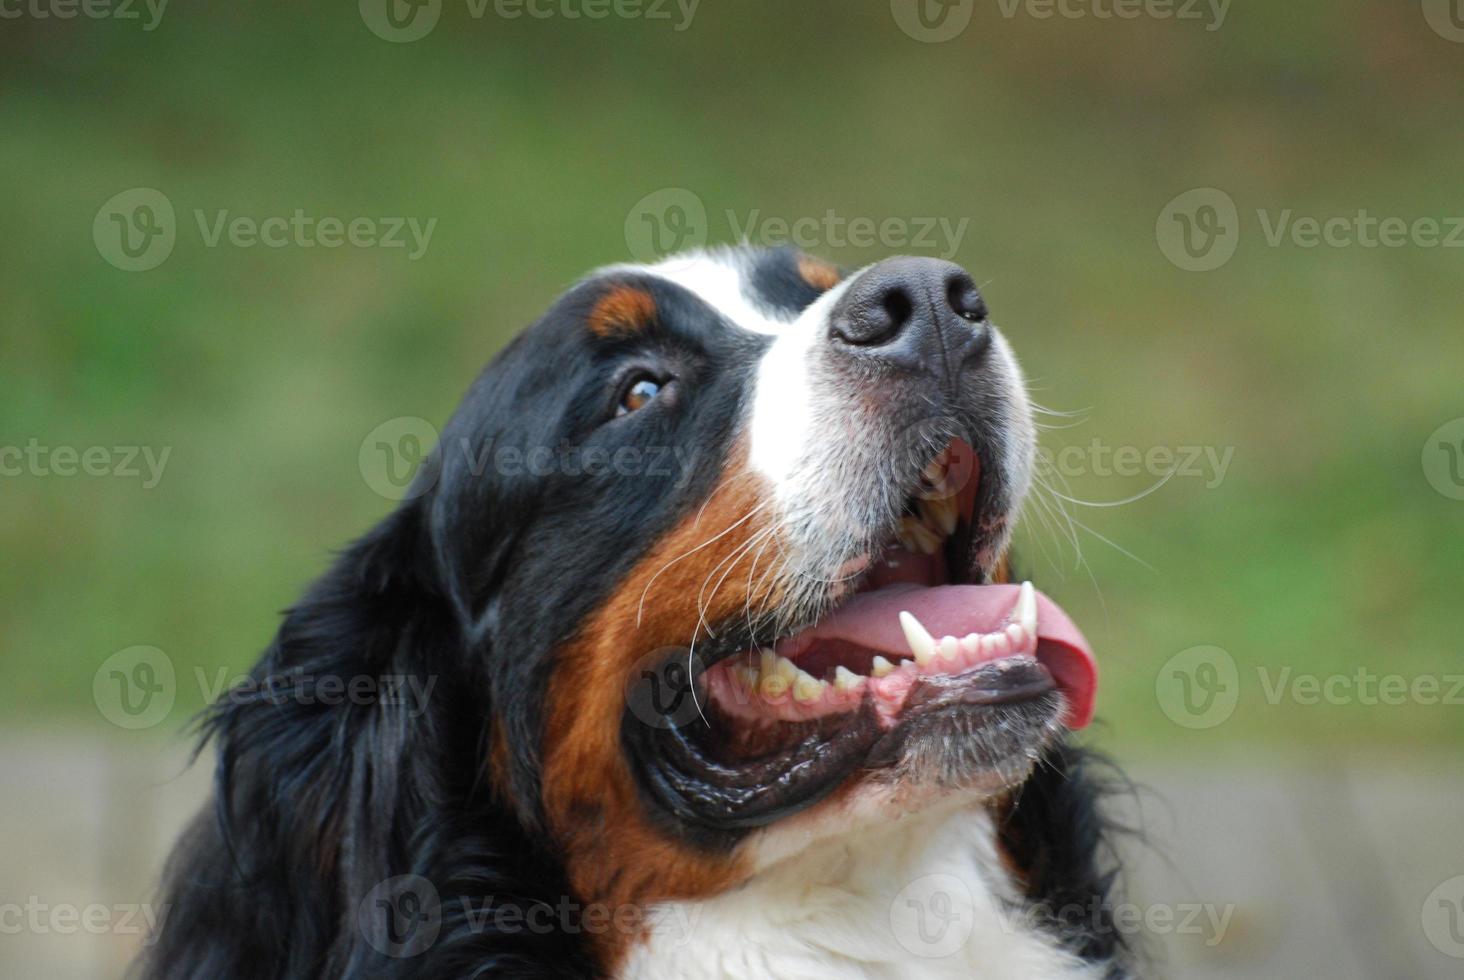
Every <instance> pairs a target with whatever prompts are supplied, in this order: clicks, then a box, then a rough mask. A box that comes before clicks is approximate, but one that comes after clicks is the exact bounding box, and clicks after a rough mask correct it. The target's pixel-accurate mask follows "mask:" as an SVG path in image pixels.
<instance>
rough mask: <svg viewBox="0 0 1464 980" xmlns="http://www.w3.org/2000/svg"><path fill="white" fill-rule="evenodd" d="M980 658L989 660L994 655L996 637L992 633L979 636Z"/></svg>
mask: <svg viewBox="0 0 1464 980" xmlns="http://www.w3.org/2000/svg"><path fill="white" fill-rule="evenodd" d="M980 642H981V656H982V657H983V658H989V657H992V656H995V655H996V636H995V635H994V634H992V633H983V634H982V635H981V640H980Z"/></svg>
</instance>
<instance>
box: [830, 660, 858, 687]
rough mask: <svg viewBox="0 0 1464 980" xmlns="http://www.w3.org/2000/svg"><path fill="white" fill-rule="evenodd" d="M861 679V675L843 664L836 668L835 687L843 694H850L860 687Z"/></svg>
mask: <svg viewBox="0 0 1464 980" xmlns="http://www.w3.org/2000/svg"><path fill="white" fill-rule="evenodd" d="M859 680H860V678H859V675H858V674H856V673H854V672H853V671H852V670H850V669H849V668H848V667H845V666H844V665H843V664H840V665H839V666H837V667H835V668H834V689H835V690H836V691H839V692H840V693H842V694H848V693H849V692H850V691H852V690H854V689H855V688H856V687H858V686H859Z"/></svg>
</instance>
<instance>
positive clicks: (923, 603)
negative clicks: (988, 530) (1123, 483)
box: [707, 442, 1097, 731]
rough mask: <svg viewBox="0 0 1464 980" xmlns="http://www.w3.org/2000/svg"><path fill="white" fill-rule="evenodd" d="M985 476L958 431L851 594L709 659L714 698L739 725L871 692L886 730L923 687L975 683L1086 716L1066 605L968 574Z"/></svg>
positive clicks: (850, 705) (1083, 665) (808, 713)
mask: <svg viewBox="0 0 1464 980" xmlns="http://www.w3.org/2000/svg"><path fill="white" fill-rule="evenodd" d="M979 482H980V462H979V459H978V458H977V457H976V455H975V453H974V451H973V450H972V449H971V447H970V446H969V445H967V444H965V443H963V442H954V443H952V444H951V445H950V446H949V447H948V448H947V449H946V450H944V451H943V452H942V453H941V454H940V455H939V456H938V457H937V458H936V459H935V460H934V461H933V462H932V463H931V464H930V465H929V466H928V467H927V468H926V470H925V472H924V474H923V475H922V477H921V480H920V486H919V487H918V489H917V490H916V491H915V492H914V493H913V494H912V495H911V497H910V499H909V501H908V502H907V504H906V507H905V513H904V514H903V515H902V517H901V519H900V524H899V528H898V530H897V531H896V533H895V535H894V539H893V540H892V541H891V543H890V544H889V546H888V547H887V548H886V549H885V550H884V551H883V552H881V553H880V554H878V555H877V556H871V558H870V559H865V560H862V561H861V562H860V563H859V564H864V565H865V566H866V571H865V572H864V574H863V576H862V579H861V580H860V582H859V584H858V586H857V588H856V590H855V592H854V594H853V595H852V596H851V598H849V599H848V600H847V601H846V602H845V603H844V604H843V605H841V606H839V607H838V608H837V609H835V610H834V611H833V612H831V613H830V614H829V615H827V616H826V617H825V618H824V619H823V620H822V621H820V622H819V623H818V624H816V625H815V626H813V627H812V628H811V629H807V630H804V631H802V632H799V633H796V634H794V635H792V636H788V637H785V638H783V639H782V640H780V641H778V642H777V643H776V644H775V645H773V646H772V647H770V648H764V649H760V650H756V651H748V652H746V653H744V654H739V655H734V656H733V657H730V658H728V659H725V660H722V661H720V662H719V663H717V664H716V665H714V666H713V667H712V668H711V669H710V670H709V671H708V672H707V684H708V690H709V692H710V698H711V701H712V703H713V704H715V705H716V706H717V708H718V709H719V710H720V711H722V712H724V713H725V714H727V715H728V716H729V717H730V718H732V719H736V720H737V721H738V722H740V723H742V724H744V725H746V724H751V725H759V724H764V725H766V724H777V723H799V722H809V721H813V720H816V719H821V718H826V717H828V716H832V715H840V714H848V713H850V712H854V711H857V710H858V709H859V708H860V707H861V705H864V704H866V703H867V704H868V705H869V706H870V707H871V708H872V709H873V711H874V715H875V717H876V718H877V719H878V722H879V725H880V727H881V728H882V729H883V730H885V731H890V730H892V729H894V728H896V727H897V726H898V725H899V723H900V721H901V719H902V718H903V717H904V715H905V713H906V711H907V709H909V708H912V707H915V706H917V705H918V704H920V703H922V698H921V697H918V696H915V695H916V692H917V690H918V689H920V688H922V687H928V686H929V685H931V684H933V683H934V684H938V685H939V686H940V687H941V688H942V689H943V690H947V691H949V690H951V689H953V688H956V687H959V686H960V685H961V682H962V681H969V683H970V686H971V687H972V688H973V692H974V691H976V690H979V691H981V692H982V694H983V696H984V697H983V698H977V699H976V700H977V701H980V702H981V703H989V704H1009V703H1015V702H1018V701H1022V700H1030V699H1035V698H1039V697H1044V696H1049V695H1051V694H1052V693H1054V692H1055V693H1058V694H1060V695H1061V697H1062V699H1063V701H1064V707H1065V710H1064V712H1063V716H1062V720H1063V723H1064V724H1065V725H1066V726H1067V727H1068V728H1073V729H1077V728H1082V727H1083V726H1085V725H1087V724H1088V722H1089V721H1090V720H1091V718H1092V714H1093V703H1094V692H1095V689H1096V687H1097V668H1096V663H1095V661H1094V658H1093V653H1092V651H1091V649H1090V648H1089V646H1088V643H1087V641H1086V640H1085V639H1084V638H1083V635H1082V633H1081V632H1079V630H1078V628H1077V627H1076V626H1075V625H1073V623H1072V621H1071V620H1070V619H1069V618H1068V617H1067V615H1066V614H1065V613H1064V612H1063V611H1062V609H1060V608H1059V607H1058V606H1057V604H1056V603H1054V602H1053V601H1052V600H1051V599H1049V598H1047V597H1046V596H1044V595H1042V594H1041V593H1039V592H1037V591H1036V590H1035V589H1034V588H1033V587H1032V585H1031V583H1024V584H1022V585H1020V586H1017V585H978V584H970V583H968V582H966V581H964V580H965V579H967V578H969V577H970V576H971V575H972V574H973V570H972V569H970V568H969V567H968V564H967V562H966V560H965V559H964V553H965V550H966V548H967V547H968V545H969V542H970V539H971V526H970V525H971V517H972V511H973V508H974V504H975V499H976V493H977V487H978V485H979ZM1003 676H1006V677H1009V678H1010V680H1011V683H1010V684H1001V683H1000V682H999V681H997V679H998V678H1000V677H1003ZM994 682H995V686H996V687H999V688H1005V689H1004V690H992V687H993V683H994ZM912 696H914V697H913V700H912ZM973 703H975V702H974V701H973Z"/></svg>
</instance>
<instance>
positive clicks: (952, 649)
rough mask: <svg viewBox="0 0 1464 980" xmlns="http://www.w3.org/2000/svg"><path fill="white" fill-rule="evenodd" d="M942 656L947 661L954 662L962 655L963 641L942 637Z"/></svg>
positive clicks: (951, 637) (952, 637)
mask: <svg viewBox="0 0 1464 980" xmlns="http://www.w3.org/2000/svg"><path fill="white" fill-rule="evenodd" d="M940 655H941V656H942V657H944V658H945V659H947V660H951V661H954V660H955V659H956V658H957V657H959V656H960V655H961V641H960V640H958V639H956V638H955V637H954V636H943V637H941V639H940Z"/></svg>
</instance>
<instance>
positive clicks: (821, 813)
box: [746, 692, 1067, 871]
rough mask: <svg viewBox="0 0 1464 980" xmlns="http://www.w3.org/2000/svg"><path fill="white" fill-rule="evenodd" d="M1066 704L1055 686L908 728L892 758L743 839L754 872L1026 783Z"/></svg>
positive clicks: (1055, 736) (1055, 735)
mask: <svg viewBox="0 0 1464 980" xmlns="http://www.w3.org/2000/svg"><path fill="white" fill-rule="evenodd" d="M1066 710H1067V705H1066V703H1065V701H1064V699H1063V696H1062V695H1061V694H1060V693H1057V692H1053V693H1052V694H1050V695H1047V696H1045V697H1043V698H1040V699H1037V700H1035V701H1031V702H1026V703H1023V704H1019V705H1009V706H1001V707H995V708H992V707H988V708H985V709H983V710H982V711H981V712H980V713H979V715H977V714H966V713H959V712H951V713H942V714H939V715H936V716H932V717H930V718H927V719H924V720H923V721H922V722H921V724H920V725H919V727H918V729H916V730H911V731H909V732H907V733H905V735H904V737H903V738H902V739H901V740H900V743H899V746H898V749H897V750H895V753H896V754H895V755H894V757H893V761H891V762H889V763H888V764H887V765H885V766H884V767H883V768H880V769H877V770H872V771H866V772H863V773H861V774H859V775H857V776H856V777H854V778H853V779H852V780H851V781H850V782H849V783H848V784H846V786H845V787H843V788H842V789H841V791H840V792H838V793H836V794H834V795H833V796H831V797H830V798H829V799H827V800H825V801H823V802H821V803H819V804H817V805H816V806H813V807H811V808H810V809H808V810H806V811H804V812H803V813H799V814H797V815H795V816H792V817H789V818H787V819H785V820H782V821H779V822H778V823H777V824H775V825H773V826H771V827H768V828H766V829H764V830H763V831H761V832H759V833H758V834H756V835H755V836H754V837H753V838H752V839H750V840H749V841H748V843H747V845H746V846H747V848H748V851H749V853H750V854H751V855H752V857H753V867H754V869H755V870H756V871H762V870H766V869H767V868H769V867H772V866H773V865H775V864H778V863H780V862H782V861H785V860H788V859H789V858H792V857H795V856H797V855H798V854H800V853H802V852H804V851H806V850H808V849H809V848H811V847H813V846H815V845H817V844H819V843H821V842H823V841H827V840H830V839H833V838H839V837H852V836H855V835H860V834H865V833H869V832H872V831H874V832H878V831H881V830H890V829H892V828H893V827H895V826H896V825H902V824H909V823H923V822H924V821H926V820H935V821H939V820H943V819H945V818H946V817H948V816H949V815H950V814H951V813H952V812H954V811H958V810H962V809H970V808H975V809H978V810H980V809H985V808H987V807H990V806H993V805H995V804H997V803H999V802H1000V801H1002V800H1003V799H1005V798H1006V797H1008V796H1009V795H1010V794H1011V793H1012V792H1013V791H1015V790H1016V789H1017V788H1018V787H1020V786H1021V785H1022V784H1023V783H1024V782H1026V781H1027V778H1028V776H1030V775H1031V773H1032V770H1033V769H1034V768H1035V767H1036V765H1037V764H1038V761H1039V760H1040V759H1041V757H1042V753H1043V752H1044V751H1045V750H1046V749H1047V748H1048V747H1049V746H1051V745H1052V744H1054V743H1055V742H1057V741H1058V740H1060V739H1061V738H1062V736H1063V734H1064V733H1065V732H1066V731H1067V729H1066V727H1065V726H1064V725H1063V723H1062V719H1063V716H1064V712H1065V711H1066Z"/></svg>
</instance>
